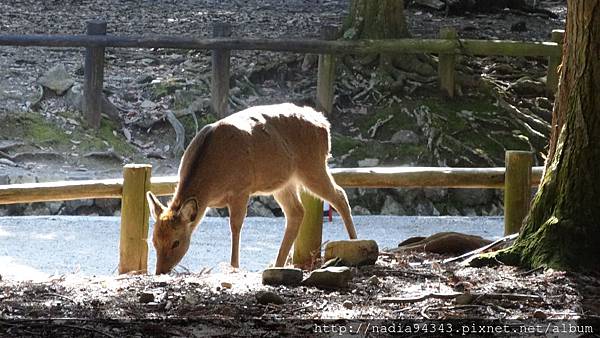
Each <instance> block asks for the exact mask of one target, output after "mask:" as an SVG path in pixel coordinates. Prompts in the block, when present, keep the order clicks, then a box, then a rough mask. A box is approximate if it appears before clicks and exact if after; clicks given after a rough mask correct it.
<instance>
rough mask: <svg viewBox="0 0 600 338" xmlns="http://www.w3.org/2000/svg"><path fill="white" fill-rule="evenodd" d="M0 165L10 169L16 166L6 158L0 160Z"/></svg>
mask: <svg viewBox="0 0 600 338" xmlns="http://www.w3.org/2000/svg"><path fill="white" fill-rule="evenodd" d="M0 164H4V165H7V166H11V167H16V166H17V164H16V163H15V162H13V161H11V160H9V159H7V158H0Z"/></svg>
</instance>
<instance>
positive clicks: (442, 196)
mask: <svg viewBox="0 0 600 338" xmlns="http://www.w3.org/2000/svg"><path fill="white" fill-rule="evenodd" d="M423 194H424V195H425V198H427V199H428V200H430V201H432V202H434V203H435V202H445V201H446V200H447V199H448V189H423Z"/></svg>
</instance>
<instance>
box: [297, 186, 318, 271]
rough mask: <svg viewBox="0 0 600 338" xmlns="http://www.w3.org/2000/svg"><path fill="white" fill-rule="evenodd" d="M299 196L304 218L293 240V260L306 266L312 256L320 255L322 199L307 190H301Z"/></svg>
mask: <svg viewBox="0 0 600 338" xmlns="http://www.w3.org/2000/svg"><path fill="white" fill-rule="evenodd" d="M300 198H301V200H302V205H303V206H304V218H303V219H302V225H300V232H299V233H298V236H297V237H296V241H295V242H294V256H293V262H294V265H300V266H306V265H308V264H310V263H311V260H312V258H313V257H321V242H322V236H323V201H321V200H320V199H319V198H317V197H315V196H313V195H311V194H309V193H307V192H302V193H301V195H300Z"/></svg>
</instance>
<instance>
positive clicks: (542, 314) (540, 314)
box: [533, 310, 548, 320]
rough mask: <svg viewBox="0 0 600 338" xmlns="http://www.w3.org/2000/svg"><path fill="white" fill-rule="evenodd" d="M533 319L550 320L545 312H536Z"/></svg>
mask: <svg viewBox="0 0 600 338" xmlns="http://www.w3.org/2000/svg"><path fill="white" fill-rule="evenodd" d="M533 318H535V319H541V320H545V319H547V318H548V315H547V314H546V313H545V312H543V311H540V310H535V312H534V313H533Z"/></svg>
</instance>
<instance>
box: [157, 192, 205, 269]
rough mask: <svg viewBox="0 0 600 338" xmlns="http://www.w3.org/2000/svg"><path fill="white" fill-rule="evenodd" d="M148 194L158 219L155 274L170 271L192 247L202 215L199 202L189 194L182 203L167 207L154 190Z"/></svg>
mask: <svg viewBox="0 0 600 338" xmlns="http://www.w3.org/2000/svg"><path fill="white" fill-rule="evenodd" d="M146 198H147V199H148V206H149V207H150V214H151V215H152V218H153V219H154V221H155V223H154V234H153V236H152V243H153V244H154V248H155V249H156V274H162V273H168V272H170V271H171V269H173V267H174V266H175V265H177V264H178V263H179V262H180V261H181V259H182V258H183V256H184V255H185V253H186V252H187V250H188V248H189V247H190V239H191V236H192V232H193V230H194V228H195V226H196V224H198V222H199V220H200V216H201V215H200V214H199V208H198V202H197V201H196V199H195V198H189V199H187V200H186V201H185V202H183V203H182V204H181V206H174V205H169V207H165V206H164V205H163V204H162V203H161V202H160V201H159V200H158V199H157V198H156V196H155V195H154V194H153V193H151V192H148V194H147V195H146Z"/></svg>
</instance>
